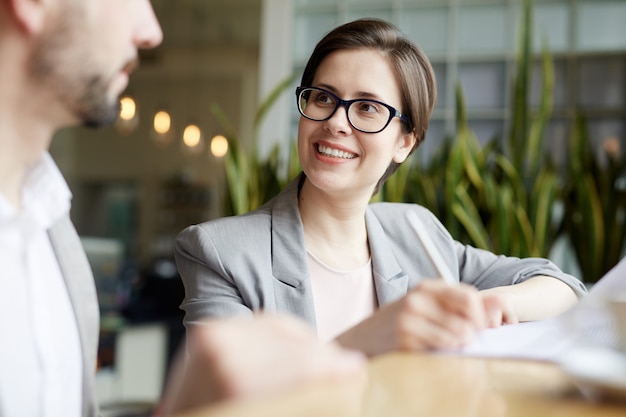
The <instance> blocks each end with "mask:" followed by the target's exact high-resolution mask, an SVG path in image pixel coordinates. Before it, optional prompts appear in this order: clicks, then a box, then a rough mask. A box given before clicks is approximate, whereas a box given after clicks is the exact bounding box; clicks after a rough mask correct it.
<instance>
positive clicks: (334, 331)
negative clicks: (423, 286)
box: [307, 251, 377, 341]
mask: <svg viewBox="0 0 626 417" xmlns="http://www.w3.org/2000/svg"><path fill="white" fill-rule="evenodd" d="M307 255H308V256H307V260H308V266H309V271H310V272H311V284H312V288H313V304H314V306H315V319H316V321H317V335H318V337H319V338H320V340H322V341H330V340H333V339H334V338H335V337H337V336H338V335H340V334H341V333H343V332H344V331H346V330H348V329H349V328H350V327H352V326H354V325H355V324H357V323H359V322H361V321H363V320H364V319H365V318H367V317H369V316H370V315H372V313H373V312H374V310H375V309H376V306H377V301H376V291H375V289H374V278H373V275H372V261H371V259H370V260H369V261H368V262H367V263H366V264H365V265H363V266H361V267H359V268H357V269H354V270H348V271H341V270H336V269H333V268H330V267H328V266H326V265H324V264H323V263H322V262H321V261H320V260H319V259H317V258H316V257H315V256H313V255H312V254H311V253H310V252H308V251H307Z"/></svg>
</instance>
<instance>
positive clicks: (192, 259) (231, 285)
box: [176, 175, 586, 327]
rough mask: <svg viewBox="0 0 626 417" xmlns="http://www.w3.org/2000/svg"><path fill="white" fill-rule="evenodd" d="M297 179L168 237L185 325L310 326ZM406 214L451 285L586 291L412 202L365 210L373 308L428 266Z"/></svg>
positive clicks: (552, 268)
mask: <svg viewBox="0 0 626 417" xmlns="http://www.w3.org/2000/svg"><path fill="white" fill-rule="evenodd" d="M302 178H303V176H302V175H301V176H299V177H298V178H297V179H296V180H294V181H293V182H292V183H291V184H289V185H288V186H287V187H286V188H285V189H284V190H283V191H282V192H281V193H280V194H279V195H278V196H276V197H275V198H274V199H272V200H271V201H269V202H268V203H266V204H265V205H264V206H263V207H261V208H259V209H258V210H255V211H252V212H250V213H247V214H244V215H241V216H236V217H225V218H219V219H216V220H211V221H208V222H205V223H202V224H199V225H195V226H190V227H188V228H187V229H185V230H183V231H182V232H181V233H180V234H179V236H178V238H177V240H176V263H177V265H178V269H179V272H180V274H181V277H182V280H183V283H184V286H185V298H184V300H183V303H182V305H181V308H182V309H183V310H184V311H185V319H184V323H185V326H186V327H189V324H190V323H193V322H195V321H197V320H199V319H201V318H203V317H215V316H217V317H225V316H233V315H239V314H250V313H251V312H253V311H258V310H266V311H282V312H288V313H292V314H295V315H296V316H299V317H301V318H303V319H304V320H306V321H308V322H309V323H310V324H312V325H313V326H315V311H314V305H313V296H312V290H311V281H310V279H309V278H310V277H309V271H308V267H307V255H306V248H305V245H304V234H303V228H302V220H301V218H300V212H299V210H298V190H299V187H300V184H301V180H302ZM409 211H414V212H415V213H416V214H417V215H418V217H419V218H420V219H421V221H422V223H423V224H424V227H425V228H426V229H427V233H428V234H429V236H430V237H431V239H432V241H433V243H434V244H435V246H436V247H437V249H438V250H439V251H440V253H441V254H443V256H444V258H445V259H446V261H447V262H448V266H449V268H450V269H451V271H452V273H453V275H454V276H455V278H456V279H457V280H458V281H461V282H465V283H468V284H471V285H474V286H475V287H477V288H478V289H485V288H491V287H494V286H500V285H509V284H516V283H519V282H522V281H524V280H526V279H528V278H530V277H533V276H536V275H548V276H553V277H555V278H558V279H560V280H562V281H564V282H565V283H567V284H568V285H569V286H570V287H572V289H573V290H574V291H575V292H576V293H577V294H578V295H579V296H581V295H583V294H584V293H585V292H586V290H585V287H584V285H583V284H582V283H581V282H580V281H579V280H578V279H576V278H574V277H572V276H570V275H567V274H565V273H563V272H562V271H561V270H559V268H557V267H556V265H554V264H553V263H552V262H550V261H548V260H546V259H540V258H526V259H519V258H512V257H505V256H497V255H495V254H493V253H491V252H487V251H484V250H479V249H476V248H473V247H471V246H467V245H463V244H461V243H459V242H457V241H455V240H454V239H452V237H451V236H450V234H449V233H448V231H447V230H446V229H445V227H444V226H443V225H442V224H441V223H440V222H439V220H438V219H437V218H436V217H435V216H434V215H433V214H432V213H431V212H430V211H428V210H427V209H426V208H424V207H421V206H419V205H416V204H398V203H375V204H370V205H369V206H368V208H367V211H366V213H365V220H366V225H367V234H368V240H369V245H370V252H371V256H372V270H373V275H374V286H375V289H376V295H377V298H378V303H379V305H381V306H382V305H384V304H387V303H390V302H392V301H394V300H397V299H399V298H401V297H402V296H404V295H405V294H407V292H408V290H409V289H410V288H412V287H414V286H415V285H416V284H417V283H419V282H420V281H422V280H424V279H429V278H433V277H436V276H438V274H437V272H436V269H435V267H434V265H433V264H432V262H431V261H430V260H429V258H428V257H427V255H426V253H425V249H424V248H423V246H421V244H420V241H419V240H418V239H417V238H416V236H415V233H414V232H413V230H412V229H411V228H410V227H408V225H407V222H406V221H405V220H404V219H406V214H407V213H408V212H409Z"/></svg>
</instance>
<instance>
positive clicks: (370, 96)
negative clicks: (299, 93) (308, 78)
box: [314, 84, 383, 101]
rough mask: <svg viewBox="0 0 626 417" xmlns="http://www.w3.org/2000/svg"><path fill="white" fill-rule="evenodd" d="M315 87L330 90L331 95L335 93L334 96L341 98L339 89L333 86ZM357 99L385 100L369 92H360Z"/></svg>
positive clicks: (356, 95) (322, 85)
mask: <svg viewBox="0 0 626 417" xmlns="http://www.w3.org/2000/svg"><path fill="white" fill-rule="evenodd" d="M314 87H318V88H323V89H324V90H328V91H330V92H331V93H333V94H335V95H337V96H338V97H339V94H338V92H337V89H336V88H335V87H333V86H332V85H329V84H318V85H314ZM355 97H358V98H367V99H373V100H378V101H383V99H382V98H381V97H380V96H378V95H376V94H374V93H369V92H367V91H359V92H357V93H356V94H355ZM340 98H343V97H340Z"/></svg>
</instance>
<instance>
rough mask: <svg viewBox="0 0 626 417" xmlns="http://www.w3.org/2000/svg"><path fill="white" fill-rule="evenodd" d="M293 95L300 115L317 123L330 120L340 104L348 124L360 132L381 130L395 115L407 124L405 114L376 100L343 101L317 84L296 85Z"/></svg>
mask: <svg viewBox="0 0 626 417" xmlns="http://www.w3.org/2000/svg"><path fill="white" fill-rule="evenodd" d="M296 97H297V101H298V110H299V111H300V114H301V115H303V116H304V117H306V118H307V119H310V120H315V121H316V122H323V121H325V120H328V119H330V118H331V117H333V114H335V112H336V111H337V109H338V108H339V107H340V106H342V107H345V108H346V114H347V115H348V122H349V123H350V126H352V127H353V128H355V129H356V130H358V131H360V132H364V133H378V132H382V131H383V130H384V129H385V128H386V127H387V126H388V125H389V123H390V122H391V120H392V119H393V118H394V117H399V118H400V120H402V121H403V122H404V123H408V121H407V118H406V116H404V115H403V114H402V113H400V112H399V111H398V110H396V109H394V108H393V107H391V106H390V105H388V104H386V103H383V102H382V101H378V100H369V99H362V98H358V99H355V100H342V99H340V98H339V97H337V96H336V95H335V94H333V93H331V92H330V91H327V90H324V89H323V88H317V87H298V88H296Z"/></svg>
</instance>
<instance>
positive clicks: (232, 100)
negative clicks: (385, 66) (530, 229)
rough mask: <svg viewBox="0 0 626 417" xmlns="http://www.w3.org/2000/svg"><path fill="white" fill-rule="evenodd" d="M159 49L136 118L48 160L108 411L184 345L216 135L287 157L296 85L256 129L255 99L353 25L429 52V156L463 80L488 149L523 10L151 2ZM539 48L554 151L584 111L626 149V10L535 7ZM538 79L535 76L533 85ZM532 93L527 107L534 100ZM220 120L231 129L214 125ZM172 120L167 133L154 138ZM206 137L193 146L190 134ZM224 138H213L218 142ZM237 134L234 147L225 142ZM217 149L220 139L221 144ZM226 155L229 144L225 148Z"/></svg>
mask: <svg viewBox="0 0 626 417" xmlns="http://www.w3.org/2000/svg"><path fill="white" fill-rule="evenodd" d="M152 4H153V6H154V8H155V12H156V14H157V16H158V18H159V19H160V21H161V24H162V27H163V31H164V42H163V44H162V45H161V46H159V47H158V48H156V49H154V50H150V51H143V52H142V53H141V65H140V68H139V69H138V70H137V71H136V73H135V74H134V75H133V76H132V79H131V83H130V86H129V87H128V89H127V91H126V92H125V94H124V95H125V96H128V97H130V98H132V100H133V102H134V105H135V106H136V114H135V115H134V116H132V117H131V118H130V119H129V120H122V119H120V120H118V122H117V123H116V125H114V126H111V127H107V128H104V129H100V130H97V131H92V130H88V129H86V128H81V127H77V128H69V129H65V130H63V131H61V132H59V133H58V134H57V137H56V138H55V140H54V141H53V145H52V148H51V153H52V155H53V157H54V158H55V160H56V161H57V163H58V165H59V167H60V168H61V170H62V172H63V173H64V175H65V176H66V178H67V180H68V183H69V185H70V187H71V189H72V192H73V195H74V197H73V208H72V219H73V221H74V222H75V224H76V227H77V230H78V232H79V234H80V235H81V237H82V238H83V243H84V246H85V249H86V251H87V253H88V256H89V257H90V261H91V262H92V267H93V269H94V274H95V276H96V281H97V285H98V292H99V297H100V303H101V312H102V317H103V320H102V329H103V331H102V343H101V345H102V347H101V355H100V361H101V363H100V366H101V368H100V373H99V390H100V392H101V398H102V399H103V402H105V403H106V402H107V401H117V400H128V401H131V400H132V401H135V400H141V401H156V399H157V398H158V395H159V393H160V390H161V388H162V383H163V380H164V379H165V375H166V373H167V369H168V368H167V367H168V365H169V363H170V361H171V359H172V357H173V355H174V352H176V351H177V350H178V349H179V348H180V347H181V345H182V342H183V340H184V329H183V327H182V312H181V311H180V310H179V308H178V305H179V304H180V301H181V300H182V297H183V290H182V284H181V283H180V280H179V279H178V275H177V272H176V268H175V264H174V263H173V244H174V239H175V236H176V234H177V233H178V232H179V231H180V230H182V229H183V228H184V227H186V226H188V225H190V224H194V223H198V222H201V221H203V220H207V219H211V218H216V217H220V216H222V215H224V204H225V193H226V179H225V173H224V156H222V155H220V153H219V151H216V150H215V146H214V149H213V152H212V146H211V145H212V143H213V144H214V145H218V144H219V143H218V142H219V141H220V140H222V139H221V138H220V137H219V136H220V135H221V136H228V134H229V130H230V131H234V132H235V133H236V138H237V140H238V141H239V145H240V146H242V147H243V148H246V149H256V151H257V152H259V154H260V155H263V154H265V153H267V152H268V151H269V149H270V148H271V147H272V146H273V145H274V144H279V145H280V146H281V147H282V148H284V149H287V148H289V145H290V143H291V142H292V141H293V140H294V139H295V131H296V126H297V120H298V115H297V111H296V109H295V99H294V97H293V94H292V90H293V88H288V89H287V90H286V91H285V92H284V93H283V94H281V96H280V97H279V99H278V100H277V101H276V102H275V103H274V105H273V106H272V108H271V109H270V111H269V112H268V113H267V114H266V116H265V118H264V119H263V120H262V122H261V123H260V124H259V125H258V126H255V121H254V116H255V112H256V110H257V108H258V106H259V103H260V102H261V101H262V100H263V99H264V98H265V97H266V96H267V95H268V94H269V93H270V92H271V91H272V89H273V88H274V87H275V86H276V85H278V83H280V82H281V81H283V80H285V79H286V78H288V77H289V76H290V75H292V74H296V78H295V80H294V81H293V86H292V87H294V88H295V86H296V85H298V77H297V75H298V74H299V73H300V72H301V71H302V69H303V66H304V64H305V62H306V58H307V57H308V55H309V54H310V52H311V51H312V48H313V46H314V45H315V43H316V42H317V40H319V39H320V38H321V36H323V34H324V33H326V32H327V31H328V30H330V29H332V28H333V27H334V26H336V25H338V24H341V23H343V22H346V21H349V20H353V19H355V18H359V17H379V18H383V19H385V20H388V21H391V22H392V23H394V24H396V25H397V26H398V27H399V28H400V29H401V30H402V31H403V32H404V33H405V34H406V35H407V36H408V37H409V38H411V39H412V40H414V41H416V42H417V43H418V44H419V45H421V46H422V48H423V49H424V50H425V52H426V53H427V55H428V56H429V57H430V58H431V60H432V63H433V66H434V69H435V71H436V75H437V79H438V90H439V101H438V103H437V107H436V109H435V112H434V114H433V117H432V120H431V125H430V129H429V132H428V135H427V139H426V142H425V143H424V145H423V146H422V147H423V149H422V152H421V153H420V154H419V158H428V155H429V152H434V151H435V150H436V148H437V145H438V144H439V143H440V142H441V140H442V138H443V137H444V136H445V135H451V134H453V133H454V129H455V96H454V86H455V85H456V83H457V82H460V84H461V85H462V87H463V89H464V92H465V95H466V104H467V109H468V118H469V123H470V126H471V127H472V128H473V129H474V130H475V132H476V134H477V136H478V138H479V140H481V141H483V140H484V141H485V142H486V140H487V139H489V138H491V137H494V136H497V135H502V134H503V133H504V132H505V131H506V129H507V126H508V125H509V123H510V102H511V97H510V90H511V89H510V88H509V83H510V82H511V79H512V77H513V74H514V72H515V54H516V48H517V43H518V32H519V30H518V29H519V16H520V10H521V1H520V0H210V1H207V0H176V1H172V0H153V1H152ZM533 16H534V36H533V51H534V53H536V54H538V53H539V51H540V50H541V45H542V43H543V42H546V44H547V46H548V48H549V49H550V51H551V53H552V55H553V57H554V62H555V71H556V78H555V92H554V111H553V117H552V119H551V121H550V123H549V126H548V129H547V131H548V135H549V136H550V141H549V142H550V146H549V149H547V150H546V151H548V152H551V153H553V154H554V155H555V158H556V159H557V160H558V159H559V157H561V158H563V157H565V156H564V155H565V154H564V153H563V152H562V150H563V149H564V148H565V147H566V146H567V144H566V141H567V137H568V134H569V126H570V124H571V121H572V118H573V117H574V114H575V110H576V109H578V108H583V109H585V110H586V111H587V113H588V116H589V126H590V131H591V138H592V141H593V143H594V146H596V147H597V148H598V149H599V148H601V147H602V146H604V144H605V143H606V142H607V140H610V141H612V143H616V144H617V147H618V149H619V150H620V152H622V151H621V150H622V149H624V147H625V146H626V25H624V24H623V22H624V21H626V1H623V0H535V1H534V8H533ZM537 77H538V75H537V74H535V76H534V79H535V78H537ZM538 94H539V93H538V87H537V88H536V89H535V87H533V90H532V91H531V100H535V101H536V100H538ZM216 108H219V111H220V112H221V113H222V114H224V115H226V117H227V119H228V126H225V125H224V121H223V120H219V118H218V117H216V115H215V114H216V113H215V112H216V110H215V109H216ZM160 111H165V112H167V113H168V115H169V120H170V129H169V130H167V131H166V132H159V131H157V130H158V129H157V128H156V126H155V115H156V114H157V113H158V112H160ZM189 126H195V127H197V128H194V129H195V130H193V129H192V130H188V133H189V132H191V133H189V134H190V135H192V133H195V134H196V136H195V137H194V136H193V135H192V136H191V137H192V139H189V138H187V143H185V130H186V129H187V128H189ZM216 137H217V138H216ZM231 139H232V137H231ZM214 141H215V142H214ZM222 145H223V143H222Z"/></svg>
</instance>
